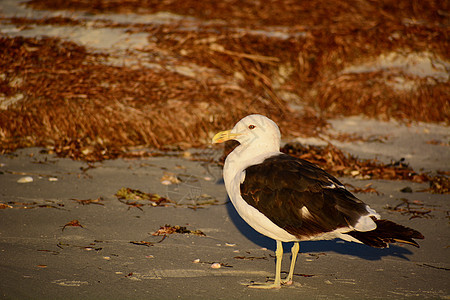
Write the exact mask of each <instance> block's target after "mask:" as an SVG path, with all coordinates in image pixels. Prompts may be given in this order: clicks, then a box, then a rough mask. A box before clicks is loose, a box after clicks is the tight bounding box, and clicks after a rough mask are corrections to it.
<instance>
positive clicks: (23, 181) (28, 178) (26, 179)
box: [17, 176, 33, 183]
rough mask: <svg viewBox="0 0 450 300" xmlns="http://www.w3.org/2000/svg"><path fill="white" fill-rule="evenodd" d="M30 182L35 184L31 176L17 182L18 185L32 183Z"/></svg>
mask: <svg viewBox="0 0 450 300" xmlns="http://www.w3.org/2000/svg"><path fill="white" fill-rule="evenodd" d="M30 182H33V177H31V176H25V177H21V178H19V179H18V180H17V183H30Z"/></svg>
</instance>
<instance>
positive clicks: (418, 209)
mask: <svg viewBox="0 0 450 300" xmlns="http://www.w3.org/2000/svg"><path fill="white" fill-rule="evenodd" d="M400 200H401V202H400V203H399V204H397V205H396V206H394V207H392V206H390V205H386V206H385V208H386V209H387V210H390V211H395V212H400V213H401V214H402V215H407V216H410V217H409V219H410V220H411V219H414V218H432V217H433V215H431V214H430V213H431V211H432V210H433V209H431V208H428V207H427V206H426V205H425V204H424V203H423V202H422V201H417V200H415V201H410V200H408V199H405V198H401V199H400Z"/></svg>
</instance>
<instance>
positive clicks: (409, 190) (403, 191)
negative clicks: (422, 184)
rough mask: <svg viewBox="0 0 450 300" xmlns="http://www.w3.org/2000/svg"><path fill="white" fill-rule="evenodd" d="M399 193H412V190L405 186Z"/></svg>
mask: <svg viewBox="0 0 450 300" xmlns="http://www.w3.org/2000/svg"><path fill="white" fill-rule="evenodd" d="M400 192H402V193H412V192H413V190H412V188H410V187H409V186H407V187H404V188H402V189H401V190H400Z"/></svg>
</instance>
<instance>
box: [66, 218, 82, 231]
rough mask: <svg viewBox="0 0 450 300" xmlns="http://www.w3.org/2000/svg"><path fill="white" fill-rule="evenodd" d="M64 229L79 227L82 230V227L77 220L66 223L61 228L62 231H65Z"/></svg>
mask: <svg viewBox="0 0 450 300" xmlns="http://www.w3.org/2000/svg"><path fill="white" fill-rule="evenodd" d="M66 227H81V228H84V227H83V225H81V224H80V222H79V221H78V220H72V221H70V222H68V223H66V224H65V225H64V226H62V231H64V229H66Z"/></svg>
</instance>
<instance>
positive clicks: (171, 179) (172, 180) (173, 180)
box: [160, 172, 181, 185]
mask: <svg viewBox="0 0 450 300" xmlns="http://www.w3.org/2000/svg"><path fill="white" fill-rule="evenodd" d="M160 181H161V184H164V185H170V184H179V183H180V182H181V180H180V179H179V178H178V177H177V175H176V174H175V173H172V172H164V175H163V176H162V177H161V179H160Z"/></svg>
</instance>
